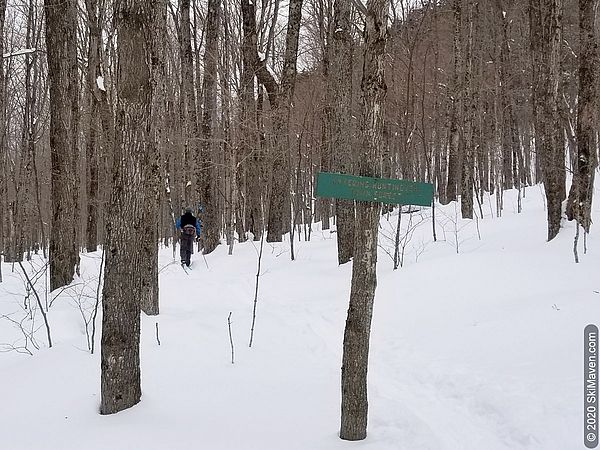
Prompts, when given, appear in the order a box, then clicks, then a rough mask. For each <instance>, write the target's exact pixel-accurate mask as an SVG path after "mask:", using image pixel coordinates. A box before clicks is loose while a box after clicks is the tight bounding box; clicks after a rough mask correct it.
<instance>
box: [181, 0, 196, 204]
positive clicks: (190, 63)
mask: <svg viewBox="0 0 600 450" xmlns="http://www.w3.org/2000/svg"><path fill="white" fill-rule="evenodd" d="M179 8H180V12H181V18H180V24H179V33H180V36H179V39H180V42H179V44H180V47H179V53H180V62H181V96H180V98H181V122H182V124H183V126H184V129H183V134H184V136H183V138H184V148H183V173H184V179H183V186H181V190H182V192H183V201H184V203H185V205H186V206H188V207H192V200H193V199H192V192H191V189H190V187H188V184H187V183H188V182H192V184H193V181H192V177H193V175H194V167H195V163H199V161H195V160H194V158H195V157H196V156H197V147H198V137H199V134H200V133H199V130H198V115H197V111H196V93H195V91H194V56H193V52H192V37H191V32H190V26H191V24H190V0H181V2H180V4H179ZM197 181H198V180H196V182H197Z"/></svg>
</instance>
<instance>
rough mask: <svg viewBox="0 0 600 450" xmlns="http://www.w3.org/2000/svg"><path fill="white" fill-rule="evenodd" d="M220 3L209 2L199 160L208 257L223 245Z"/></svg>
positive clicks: (205, 249) (204, 237) (199, 188)
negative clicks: (218, 129)
mask: <svg viewBox="0 0 600 450" xmlns="http://www.w3.org/2000/svg"><path fill="white" fill-rule="evenodd" d="M220 3H221V2H220V0H208V14H207V16H206V27H205V30H206V32H205V34H206V46H205V52H204V81H203V87H202V91H203V94H204V102H203V112H202V141H201V148H200V152H199V155H198V158H197V160H198V161H197V162H198V163H199V164H200V166H199V170H198V172H197V177H196V178H197V180H198V184H197V186H198V190H199V192H198V194H199V195H198V197H199V198H200V201H201V202H202V204H203V206H204V212H203V214H202V219H203V220H202V227H203V233H202V242H203V246H204V250H203V251H204V253H205V254H208V253H211V252H212V251H213V250H214V249H216V248H217V245H219V237H220V234H221V227H220V223H221V221H220V214H219V207H218V201H217V195H216V193H217V190H218V188H219V187H218V182H219V179H218V177H217V170H218V169H217V168H218V167H219V165H218V164H215V162H216V159H215V158H216V154H215V153H216V150H215V138H214V134H215V133H214V129H215V124H214V122H215V118H216V115H217V67H218V58H219V55H218V38H219V8H220Z"/></svg>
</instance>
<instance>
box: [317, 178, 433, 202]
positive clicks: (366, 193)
mask: <svg viewBox="0 0 600 450" xmlns="http://www.w3.org/2000/svg"><path fill="white" fill-rule="evenodd" d="M315 191H316V192H315V194H316V196H317V197H333V198H342V199H345V200H363V201H367V202H382V203H390V204H401V205H420V206H431V202H432V200H433V184H431V183H417V182H414V181H407V180H393V179H391V178H371V177H359V176H356V175H344V174H341V173H328V172H319V173H318V174H317V188H316V190H315Z"/></svg>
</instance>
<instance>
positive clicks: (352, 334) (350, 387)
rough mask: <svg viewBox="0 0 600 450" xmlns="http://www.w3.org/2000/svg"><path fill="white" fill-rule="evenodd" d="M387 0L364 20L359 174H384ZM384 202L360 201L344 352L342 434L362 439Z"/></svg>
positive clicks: (371, 4) (375, 0) (377, 0)
mask: <svg viewBox="0 0 600 450" xmlns="http://www.w3.org/2000/svg"><path fill="white" fill-rule="evenodd" d="M388 9H389V1H388V0H369V1H368V3H367V14H366V18H365V19H366V25H365V32H364V36H365V50H364V62H363V77H362V85H361V87H362V101H363V115H362V135H363V145H362V151H360V152H359V154H358V158H357V161H358V174H359V175H362V176H369V177H380V176H381V172H380V158H381V148H382V145H383V118H384V110H385V95H386V85H385V78H384V55H385V44H386V39H387V13H388ZM380 209H381V205H380V204H379V203H374V202H357V208H356V210H357V211H356V212H357V215H356V216H357V217H356V231H355V240H354V262H353V265H352V286H351V291H350V305H349V308H348V317H347V320H346V329H345V331H344V349H343V356H342V407H341V427H340V438H341V439H345V440H360V439H364V438H365V437H366V435H367V410H368V400H367V369H368V360H369V338H370V333H371V318H372V316H373V302H374V298H375V288H376V286H377V276H376V266H377V235H378V227H379V213H380Z"/></svg>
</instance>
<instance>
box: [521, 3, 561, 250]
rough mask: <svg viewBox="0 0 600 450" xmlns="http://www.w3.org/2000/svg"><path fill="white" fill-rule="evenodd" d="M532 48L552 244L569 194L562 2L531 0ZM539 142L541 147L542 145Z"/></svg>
mask: <svg viewBox="0 0 600 450" xmlns="http://www.w3.org/2000/svg"><path fill="white" fill-rule="evenodd" d="M529 6H530V27H531V32H530V35H531V45H532V54H533V58H534V82H533V89H534V108H535V120H536V150H537V152H538V154H539V155H540V157H541V158H542V164H541V167H542V176H543V179H544V190H545V193H546V204H547V211H548V240H549V241H550V240H552V239H554V238H555V237H556V235H557V234H558V232H559V230H560V220H561V213H562V201H563V200H564V199H565V197H566V192H565V161H564V159H565V149H564V139H563V128H562V124H561V121H560V117H559V90H558V89H559V85H560V54H561V45H562V0H539V1H536V0H530V3H529ZM537 140H539V146H538V142H537Z"/></svg>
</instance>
